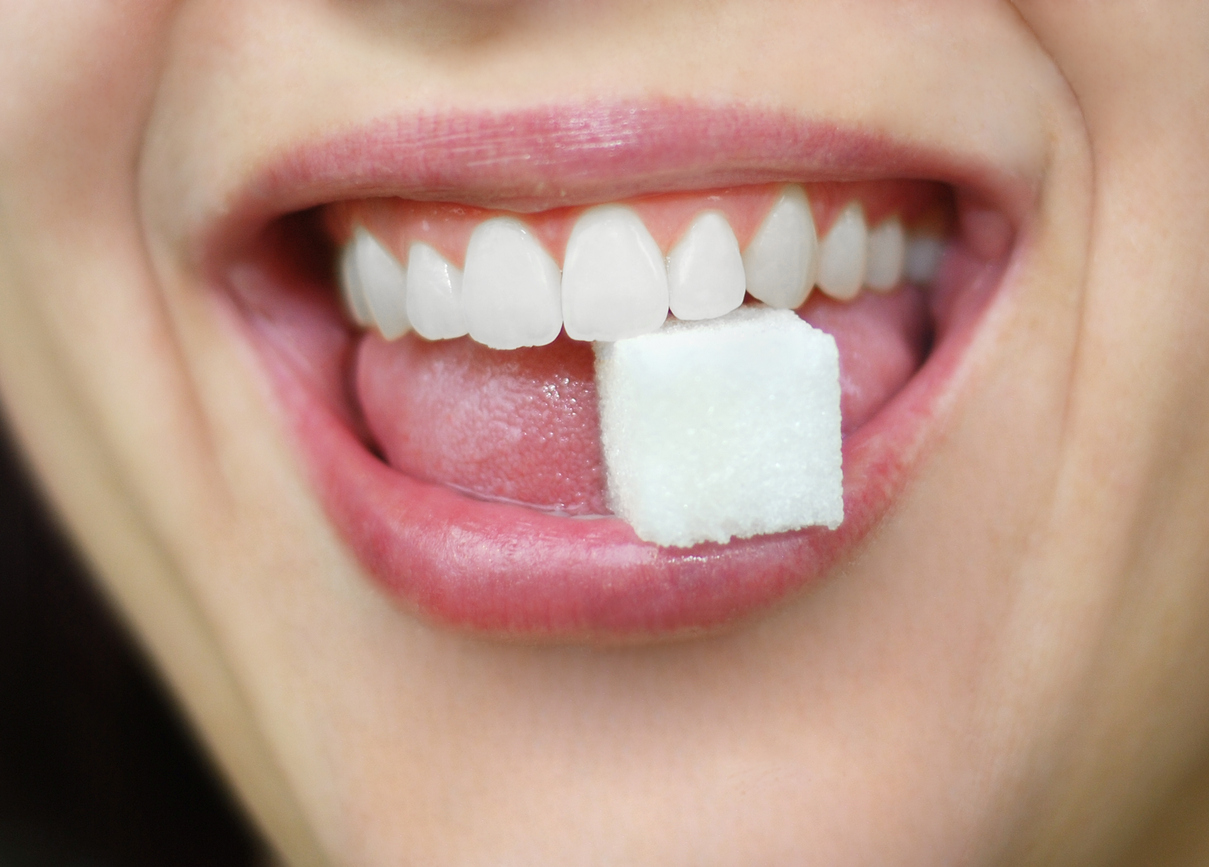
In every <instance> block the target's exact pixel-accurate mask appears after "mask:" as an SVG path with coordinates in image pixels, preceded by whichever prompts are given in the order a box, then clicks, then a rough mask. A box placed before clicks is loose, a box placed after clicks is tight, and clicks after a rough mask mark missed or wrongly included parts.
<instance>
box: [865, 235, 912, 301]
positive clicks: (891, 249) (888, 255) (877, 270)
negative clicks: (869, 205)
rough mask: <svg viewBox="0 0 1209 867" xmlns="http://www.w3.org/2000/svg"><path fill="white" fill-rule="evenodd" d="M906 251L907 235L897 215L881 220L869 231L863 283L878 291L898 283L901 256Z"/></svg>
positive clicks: (901, 269)
mask: <svg viewBox="0 0 1209 867" xmlns="http://www.w3.org/2000/svg"><path fill="white" fill-rule="evenodd" d="M906 251H907V237H906V234H905V233H904V232H903V224H902V221H901V220H899V218H898V217H891V218H890V219H888V220H883V221H882V222H881V224H879V225H878V226H877V228H875V229H873V230H872V231H871V232H869V260H868V263H867V267H866V271H865V285H866V286H868V287H869V288H870V289H876V290H878V291H879V292H887V291H889V290H890V289H893V288H894V287H895V286H897V285H898V281H899V280H901V279H902V277H903V258H904V256H905V254H906Z"/></svg>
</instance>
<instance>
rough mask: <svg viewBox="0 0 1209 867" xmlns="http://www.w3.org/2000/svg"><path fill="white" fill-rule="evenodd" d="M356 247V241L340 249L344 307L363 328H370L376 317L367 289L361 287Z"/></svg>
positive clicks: (341, 294)
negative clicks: (366, 299)
mask: <svg viewBox="0 0 1209 867" xmlns="http://www.w3.org/2000/svg"><path fill="white" fill-rule="evenodd" d="M356 249H357V247H356V244H355V243H348V244H345V245H344V249H343V250H341V251H340V296H341V297H342V298H343V299H344V309H345V310H347V311H348V315H349V316H351V317H353V321H354V322H356V323H357V324H358V325H360V326H361V327H362V328H368V327H369V326H370V325H373V323H374V317H373V314H372V313H370V312H369V304H367V303H366V301H365V290H363V289H362V288H361V277H360V275H359V274H358V273H357V256H356V252H355V251H356Z"/></svg>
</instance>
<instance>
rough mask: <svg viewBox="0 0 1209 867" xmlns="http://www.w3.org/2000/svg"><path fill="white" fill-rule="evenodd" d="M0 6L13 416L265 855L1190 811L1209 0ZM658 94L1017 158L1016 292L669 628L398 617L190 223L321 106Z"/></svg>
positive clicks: (1195, 734)
mask: <svg viewBox="0 0 1209 867" xmlns="http://www.w3.org/2000/svg"><path fill="white" fill-rule="evenodd" d="M0 16H2V18H3V20H5V22H6V23H5V27H4V28H3V29H2V30H0V82H3V84H4V87H3V93H4V96H3V97H2V98H0V287H2V289H0V393H2V395H3V401H4V406H5V410H6V414H7V418H8V420H9V422H10V423H11V425H12V426H13V427H14V429H15V431H16V433H17V434H18V436H19V438H20V440H21V442H22V444H23V445H24V447H25V449H26V452H27V455H28V458H29V460H30V461H31V463H32V465H33V466H34V468H35V469H36V471H37V473H38V475H39V477H40V478H41V479H42V481H43V483H44V485H45V487H46V490H47V493H48V495H49V496H50V498H51V499H52V501H53V502H54V503H55V504H56V505H57V507H58V509H59V510H60V513H61V514H62V516H63V519H64V521H65V523H66V525H67V526H68V527H69V528H70V530H71V532H72V533H73V534H74V537H75V538H76V540H77V541H78V543H79V545H80V546H81V548H82V549H83V550H84V552H85V553H86V554H87V556H88V557H89V558H90V560H91V562H92V564H93V565H94V567H95V570H96V573H97V574H98V576H100V578H101V579H102V581H103V583H104V586H105V587H106V588H107V589H108V590H109V592H110V593H111V594H112V595H113V597H114V598H115V599H116V600H117V602H118V603H119V605H120V607H121V609H122V610H123V611H124V612H125V614H126V615H127V617H128V618H129V621H130V623H131V626H132V628H133V629H134V630H135V632H136V633H137V634H138V635H139V636H140V638H141V639H142V641H143V642H144V644H145V646H146V647H147V649H148V650H149V652H150V653H151V655H152V656H153V657H154V659H155V660H156V661H157V663H158V664H159V666H160V668H161V670H162V671H163V673H164V675H165V677H166V679H167V680H168V681H169V682H170V683H171V685H172V686H173V688H174V690H175V693H176V695H177V696H178V697H179V699H180V701H181V702H182V703H183V705H184V706H185V708H186V709H187V711H188V712H189V714H190V715H191V717H192V719H193V720H194V721H195V722H196V725H197V727H198V729H199V731H200V732H201V734H202V736H203V738H204V740H205V742H206V743H207V744H208V745H209V747H210V749H211V750H212V751H213V754H214V756H215V757H216V759H217V760H218V761H219V763H220V764H221V766H222V767H223V768H224V769H225V771H226V773H227V774H228V776H229V778H230V780H231V782H232V784H233V785H234V786H235V788H236V790H237V791H238V792H239V794H240V796H241V797H242V798H243V800H244V803H245V804H246V805H247V808H248V809H249V810H250V811H251V813H252V814H253V815H254V816H255V818H256V819H257V821H258V822H259V823H260V824H261V826H262V827H263V828H264V829H265V831H266V833H267V834H268V836H269V837H270V839H271V840H272V841H273V843H274V845H275V846H276V847H277V849H278V850H279V852H280V855H281V857H282V859H283V860H284V861H286V862H288V863H291V864H298V865H304V864H324V863H337V864H364V865H377V864H403V863H418V864H433V865H439V864H501V863H527V864H546V863H549V864H615V863H629V864H659V865H668V864H686V865H687V864H751V863H760V864H805V863H809V864H813V863H819V864H842V865H849V864H851V865H855V864H866V863H881V864H901V865H924V864H955V863H967V864H1120V865H1132V864H1152V863H1153V864H1170V865H1178V864H1185V863H1187V864H1195V863H1204V860H1205V859H1206V858H1207V857H1209V831H1206V829H1209V766H1207V761H1209V678H1207V676H1206V674H1205V672H1207V671H1209V665H1207V663H1209V659H1207V657H1209V584H1207V583H1206V582H1205V580H1204V576H1205V575H1206V574H1209V572H1207V570H1209V533H1206V532H1205V523H1206V521H1205V518H1204V517H1203V516H1204V515H1205V514H1206V512H1207V510H1209V485H1207V484H1206V480H1207V479H1209V393H1207V392H1206V390H1205V388H1204V382H1205V381H1206V377H1207V375H1209V348H1207V347H1209V340H1206V337H1209V312H1206V308H1205V304H1204V301H1203V299H1204V286H1205V284H1206V282H1207V281H1209V260H1207V259H1206V255H1207V254H1206V253H1205V252H1204V242H1203V239H1204V238H1205V237H1206V236H1207V235H1209V209H1207V208H1206V206H1205V204H1204V203H1205V202H1206V201H1209V168H1207V167H1206V162H1205V155H1204V142H1205V141H1207V140H1209V100H1206V98H1205V97H1206V95H1207V94H1209V61H1207V60H1206V57H1207V56H1209V55H1207V54H1206V51H1205V48H1206V45H1207V44H1209V7H1206V6H1205V5H1204V4H1201V3H1196V2H1192V0H1189V2H1174V0H1173V2H1168V3H1164V4H1162V6H1161V8H1156V7H1155V4H1143V3H1140V2H1139V3H1130V2H1118V3H1114V4H1095V5H1092V4H1088V3H1077V2H1064V3H1054V2H1050V0H1037V2H1020V3H1018V4H1016V5H1014V6H1013V5H1009V4H1006V3H995V2H990V0H987V2H976V3H975V2H957V0H952V2H942V0H937V2H929V3H925V2H915V3H893V4H891V3H878V2H875V0H867V2H863V3H856V2H851V0H845V2H839V0H837V2H834V3H828V2H812V3H789V2H773V0H760V2H755V0H717V2H711V3H708V4H704V3H690V2H687V0H686V2H674V0H669V2H662V3H658V4H648V3H639V2H637V0H634V2H627V0H616V2H604V0H601V2H581V3H571V2H565V3H559V2H554V0H549V2H537V0H533V2H525V0H496V2H488V0H477V2H476V0H462V2H457V3H446V4H442V3H436V2H419V0H417V2H399V3H387V2H368V3H360V4H355V3H323V2H319V0H301V2H293V3H286V2H284V0H260V2H249V0H242V2H221V0H194V2H181V3H167V2H155V3H152V2H142V3H137V4H136V3H117V2H107V3H94V4H80V3H78V2H75V0H36V2H35V0H25V2H22V0H8V2H6V3H5V4H4V6H3V9H2V10H0ZM803 34H815V36H812V37H810V38H809V39H808V40H807V41H808V42H810V50H803V39H804V37H803ZM821 34H822V35H825V37H826V38H822V37H821V36H820V35H821ZM854 59H856V62H854ZM551 69H556V70H558V71H559V74H558V75H557V76H550V75H549V74H548V73H549V70H551ZM904 70H908V71H909V74H903V71H904ZM652 92H653V93H657V94H660V95H667V96H671V97H707V98H713V97H718V98H730V99H734V100H739V101H747V102H754V103H757V104H765V105H771V106H774V107H778V108H783V109H787V110H791V111H794V112H797V113H800V114H802V115H803V116H807V117H821V118H826V119H829V120H832V121H835V122H839V123H850V124H860V125H863V126H865V127H868V128H872V129H875V130H880V131H884V132H887V133H888V134H890V135H892V136H894V137H896V138H901V139H905V140H909V141H919V142H923V143H927V144H930V145H935V146H941V147H951V148H954V149H956V150H959V151H963V152H974V153H977V154H980V155H981V156H982V157H983V158H984V159H986V160H987V161H989V162H992V163H994V164H995V165H999V166H1002V167H1005V168H1006V169H1009V170H1011V171H1014V172H1016V173H1018V174H1019V175H1020V176H1022V177H1024V178H1026V179H1027V180H1028V181H1029V182H1030V183H1031V184H1032V185H1033V188H1034V189H1035V191H1036V199H1035V202H1034V204H1033V205H1031V206H1030V213H1029V214H1028V218H1027V222H1028V225H1029V226H1030V227H1031V231H1030V232H1029V233H1027V235H1028V237H1027V238H1026V239H1024V240H1022V241H1020V242H1019V243H1021V244H1022V245H1023V246H1022V247H1021V249H1020V250H1019V251H1018V256H1017V259H1016V264H1015V266H1014V268H1013V270H1012V272H1011V274H1010V275H1009V283H1008V284H1007V286H1006V288H1005V293H1004V297H1002V298H1001V299H1000V302H1001V303H998V304H996V306H995V307H994V308H993V309H992V311H991V312H990V315H989V316H988V321H986V322H984V323H983V325H982V327H981V328H980V333H979V336H978V339H977V340H976V341H975V344H974V345H973V346H972V347H971V348H970V350H969V353H968V359H967V364H966V365H965V366H964V367H963V370H962V377H963V381H962V382H961V384H960V388H959V389H958V390H957V394H956V397H955V398H954V399H953V401H952V402H951V405H949V406H947V407H946V409H945V412H944V413H943V414H942V417H941V419H940V420H939V421H938V422H937V423H938V424H939V425H940V426H941V427H942V428H943V431H942V433H943V435H942V436H940V437H938V442H937V445H936V446H935V448H934V450H933V451H932V453H931V454H930V455H929V456H928V458H927V460H926V461H925V462H924V463H923V465H922V466H921V467H920V469H919V471H918V473H917V476H916V478H915V479H914V480H913V482H912V484H911V485H909V486H908V488H907V490H906V491H905V493H904V494H903V496H902V497H900V498H899V501H898V502H897V503H896V504H895V505H894V508H893V509H892V511H891V513H890V515H889V516H888V517H887V519H886V520H885V521H883V522H882V523H881V524H880V525H879V526H878V527H877V528H876V529H875V530H874V532H873V533H872V534H871V535H870V537H869V538H867V539H866V540H865V542H864V543H863V544H862V545H861V546H860V548H859V549H858V550H857V551H855V552H853V554H852V555H851V556H849V557H848V558H845V560H844V561H843V562H842V563H841V564H840V566H839V567H838V568H837V570H836V572H837V574H836V575H834V576H832V578H833V580H828V581H825V582H822V583H820V584H818V585H815V586H814V587H811V588H808V590H807V591H806V592H803V593H800V594H796V595H794V596H793V597H791V598H790V599H788V600H786V601H785V602H784V603H782V604H781V605H779V606H778V607H777V608H775V609H774V610H772V611H767V612H763V613H761V614H760V615H758V616H757V617H755V618H753V619H750V620H747V621H744V622H743V623H741V624H739V625H737V626H736V627H734V628H733V629H730V630H728V631H726V632H724V633H722V634H719V635H715V636H711V637H708V638H702V639H698V640H692V641H686V642H680V643H675V644H669V645H648V646H637V647H626V648H615V647H614V648H608V647H594V646H590V645H589V646H575V645H572V646H558V647H550V646H545V647H542V646H524V645H516V644H506V643H501V642H498V641H488V640H482V639H479V638H475V637H473V636H467V635H463V634H457V633H451V632H448V631H445V630H442V629H440V628H437V627H433V626H431V625H428V624H425V623H423V622H421V621H419V620H417V619H416V618H414V617H412V616H411V615H409V614H408V613H406V612H404V611H402V610H401V609H400V608H399V607H397V606H395V605H393V604H392V603H391V602H389V601H388V600H387V599H385V598H384V597H383V596H382V595H380V594H379V593H378V592H377V591H376V590H375V589H374V588H373V587H372V585H371V584H370V583H369V582H367V581H366V580H365V577H364V575H362V574H361V573H360V571H359V567H358V566H357V564H356V562H355V561H354V560H353V559H352V558H351V556H350V554H349V553H348V551H347V550H346V549H345V548H344V547H343V545H342V544H341V542H340V540H339V539H338V538H337V536H336V535H335V533H334V531H333V530H332V529H331V527H330V526H329V524H328V521H327V519H326V518H325V517H324V514H323V511H322V508H321V506H320V505H319V503H318V501H317V500H316V498H315V496H314V494H313V492H312V491H311V489H310V487H309V486H308V482H307V478H306V474H305V472H304V470H303V469H302V467H301V465H300V464H299V461H298V459H297V456H296V451H295V449H294V447H293V446H292V444H291V442H290V438H289V434H288V431H287V430H286V426H285V424H284V422H283V420H282V418H281V417H280V414H279V413H277V412H276V411H275V410H274V408H273V405H272V400H271V399H270V395H269V390H268V387H267V385H266V384H265V380H264V377H263V375H261V373H260V372H259V368H258V362H257V360H256V359H255V358H254V357H253V356H252V354H251V353H250V352H249V350H248V348H247V347H246V345H244V344H242V343H240V342H239V341H238V340H237V339H236V338H235V337H234V335H233V333H232V331H231V329H230V328H229V327H228V326H227V325H226V324H224V322H223V320H222V318H221V316H219V315H218V313H217V312H216V310H215V308H214V306H213V305H211V304H210V303H208V301H207V300H206V296H205V294H204V293H203V292H201V291H199V287H198V285H197V278H196V274H195V272H194V271H193V270H192V269H191V266H190V265H189V262H188V258H187V253H188V245H187V242H186V240H185V239H186V237H187V236H188V233H189V232H190V231H191V230H192V228H193V227H194V226H195V224H196V222H197V221H198V220H199V219H202V218H203V217H204V215H205V214H207V213H210V212H212V211H213V209H214V206H215V197H216V196H217V195H218V194H219V193H220V192H221V191H222V190H224V189H230V185H231V184H232V183H233V180H232V179H233V178H234V177H236V176H238V175H239V173H240V172H241V171H243V170H244V169H245V168H246V166H248V165H250V164H254V163H256V162H257V161H258V160H260V159H262V158H263V157H265V156H266V155H267V154H269V153H271V152H273V150H274V149H275V148H277V147H280V146H281V144H282V143H284V142H290V141H297V140H299V139H301V138H306V137H308V136H314V135H316V134H318V132H320V131H322V130H324V129H326V128H330V127H331V126H332V125H333V124H337V123H339V122H340V121H341V120H343V119H347V118H353V117H366V116H375V115H376V114H378V113H381V112H382V111H384V110H385V109H386V108H388V107H389V108H394V109H415V108H417V107H424V106H439V105H456V106H458V107H462V108H481V107H511V106H526V105H531V104H539V103H542V102H547V101H552V100H561V101H563V102H566V101H568V100H577V99H589V98H592V97H600V96H604V97H609V98H624V97H627V96H635V95H642V94H645V93H652Z"/></svg>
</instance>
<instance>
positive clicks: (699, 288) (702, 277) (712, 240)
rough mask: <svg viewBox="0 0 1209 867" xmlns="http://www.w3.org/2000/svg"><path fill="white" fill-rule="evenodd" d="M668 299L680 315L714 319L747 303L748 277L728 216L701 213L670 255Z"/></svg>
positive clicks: (674, 313)
mask: <svg viewBox="0 0 1209 867" xmlns="http://www.w3.org/2000/svg"><path fill="white" fill-rule="evenodd" d="M667 282H668V299H669V301H670V306H671V309H672V315H673V316H675V317H676V318H677V319H713V318H715V317H717V316H723V315H725V314H727V313H729V312H730V311H732V310H734V309H735V308H736V307H738V306H739V305H740V304H742V303H743V293H744V290H745V289H746V286H747V280H746V278H745V277H744V274H743V257H742V256H741V255H740V254H739V242H738V241H737V240H735V233H734V232H732V231H731V228H730V223H728V222H727V221H726V217H724V216H722V215H721V214H719V213H718V212H716V211H706V212H705V213H703V214H701V215H699V216H698V217H697V218H696V219H695V220H693V223H692V225H691V226H689V229H688V231H687V232H686V233H685V235H684V237H683V238H681V239H680V241H679V243H677V244H676V246H675V247H673V248H672V252H671V253H670V254H669V255H668V259H667Z"/></svg>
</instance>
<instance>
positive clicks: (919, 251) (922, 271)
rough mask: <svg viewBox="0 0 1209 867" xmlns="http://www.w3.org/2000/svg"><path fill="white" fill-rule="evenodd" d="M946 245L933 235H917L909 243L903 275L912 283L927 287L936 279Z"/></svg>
mask: <svg viewBox="0 0 1209 867" xmlns="http://www.w3.org/2000/svg"><path fill="white" fill-rule="evenodd" d="M944 252H945V245H944V241H942V240H940V238H936V237H933V236H932V235H917V236H915V237H914V238H912V239H911V240H910V241H908V242H907V253H906V256H905V259H904V262H903V273H904V274H906V276H907V279H908V280H910V281H911V282H912V283H916V284H918V285H920V286H924V285H927V284H928V283H931V282H932V281H933V280H935V279H936V272H937V271H938V270H940V260H941V258H942V257H943V256H944Z"/></svg>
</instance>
